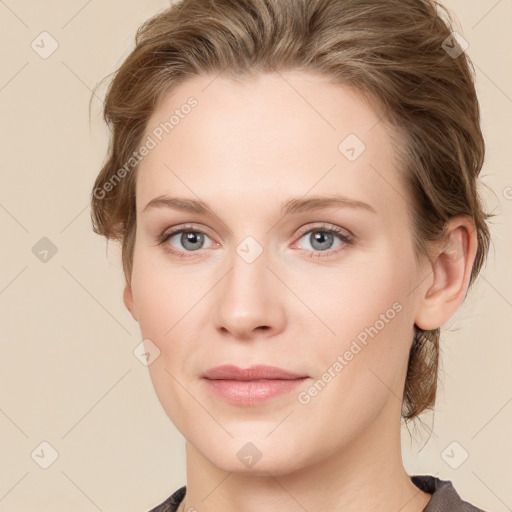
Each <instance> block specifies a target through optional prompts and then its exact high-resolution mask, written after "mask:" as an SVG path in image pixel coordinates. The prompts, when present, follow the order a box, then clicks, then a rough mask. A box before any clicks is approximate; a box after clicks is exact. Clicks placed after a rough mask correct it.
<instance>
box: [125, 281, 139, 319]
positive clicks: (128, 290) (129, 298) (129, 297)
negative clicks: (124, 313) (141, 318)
mask: <svg viewBox="0 0 512 512" xmlns="http://www.w3.org/2000/svg"><path fill="white" fill-rule="evenodd" d="M123 302H124V305H125V306H126V309H127V310H128V311H129V312H130V313H131V315H132V317H133V319H134V320H135V321H136V322H138V320H137V315H136V314H135V307H134V305H133V293H132V287H131V285H130V284H129V283H126V284H125V287H124V291H123Z"/></svg>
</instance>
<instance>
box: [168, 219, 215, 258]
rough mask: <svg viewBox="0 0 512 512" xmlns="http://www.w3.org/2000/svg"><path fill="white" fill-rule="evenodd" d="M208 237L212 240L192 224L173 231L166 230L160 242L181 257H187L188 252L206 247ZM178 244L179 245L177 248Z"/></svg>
mask: <svg viewBox="0 0 512 512" xmlns="http://www.w3.org/2000/svg"><path fill="white" fill-rule="evenodd" d="M206 238H208V239H210V240H211V238H210V237H209V236H208V235H207V234H206V233H204V232H203V231H200V230H198V229H195V228H193V227H191V226H181V227H178V228H174V229H172V230H171V231H166V232H165V233H164V234H163V235H162V237H161V239H160V244H164V246H165V250H167V251H169V252H171V253H173V254H176V255H177V256H179V257H182V258H186V257H187V255H186V253H187V252H188V253H190V252H195V251H199V250H200V249H204V248H205V247H204V244H205V239H206ZM173 241H174V243H173ZM176 245H177V246H178V248H177V249H176ZM179 246H181V247H179ZM184 253H185V254H184Z"/></svg>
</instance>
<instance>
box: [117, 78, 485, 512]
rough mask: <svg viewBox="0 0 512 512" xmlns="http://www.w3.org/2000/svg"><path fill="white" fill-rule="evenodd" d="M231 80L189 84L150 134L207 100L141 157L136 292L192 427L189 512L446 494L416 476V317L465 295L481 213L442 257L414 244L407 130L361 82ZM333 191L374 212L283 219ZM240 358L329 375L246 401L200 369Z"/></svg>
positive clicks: (442, 248)
mask: <svg viewBox="0 0 512 512" xmlns="http://www.w3.org/2000/svg"><path fill="white" fill-rule="evenodd" d="M214 78H215V77H214V76H204V77H195V78H193V79H191V80H189V81H187V82H185V83H183V84H181V85H180V86H179V87H178V88H176V89H174V90H173V93H172V94H171V95H169V96H167V97H166V98H165V99H164V101H163V102H162V103H161V104H159V105H158V106H157V109H156V110H155V111H154V113H153V116H152V117H151V119H150V121H149V123H148V126H147V130H146V136H147V135H148V134H151V130H152V129H153V128H154V127H155V126H158V124H159V123H160V122H164V121H165V120H168V119H169V116H170V115H171V114H172V113H173V111H174V110H175V109H176V108H179V107H180V106H181V105H183V104H184V103H186V101H187V99H188V98H189V97H190V96H194V97H195V98H196V99H197V101H198V105H197V107H196V108H195V109H193V110H192V111H191V113H190V114H189V115H188V116H185V117H184V119H181V120H180V123H179V125H177V126H175V127H174V129H173V130H172V131H170V132H169V133H168V134H167V135H166V136H165V137H164V138H163V139H162V141H161V142H160V143H159V144H158V145H157V146H156V147H155V148H154V149H152V150H151V151H150V152H149V154H148V155H147V156H146V157H145V158H144V159H143V161H142V162H141V164H140V167H139V169H138V176H137V188H136V205H137V235H136V241H135V250H134V261H133V273H132V276H131V277H132V279H131V283H127V284H126V287H125V290H124V302H125V304H126V307H127V308H128V309H129V311H130V312H131V314H132V316H133V318H134V319H135V320H136V321H137V322H138V323H139V325H140V329H141V333H142V336H143V338H145V339H149V340H151V342H152V343H153V344H154V345H156V346H157V347H158V349H159V350H160V355H159V357H157V358H156V359H155V360H154V362H152V363H151V364H150V365H149V371H150V375H151V379H152V382H153V385H154V387H155V390H156V393H157V395H158V398H159V400H160V402H161V404H162V406H163V408H164V410H165V412H166V413H167V415H168V416H169V418H170V419H171V421H172V422H173V423H174V424H175V426H176V427H177V428H178V430H179V431H180V432H181V433H182V434H183V436H184V437H185V439H186V463H187V494H186V497H185V500H184V502H182V504H181V507H180V509H181V510H194V509H196V510H198V511H200V512H218V511H219V510H222V511H227V512H229V511H235V510H236V511H238V510H244V511H247V512H252V511H254V512H256V511H258V512H261V511H268V512H271V511H280V512H281V511H283V510H286V511H290V512H295V511H301V512H303V510H310V511H318V510H333V511H337V510H339V511H341V510H343V511H344V512H356V511H357V512H360V511H361V510H368V511H372V510H375V511H377V510H379V511H381V512H382V511H390V512H391V511H392V512H398V511H400V512H413V511H418V512H419V511H421V510H423V508H424V507H425V506H426V505H427V503H428V501H429V499H430V494H427V493H425V492H423V491H420V490H419V489H418V488H417V487H416V486H414V484H412V482H411V480H410V477H409V475H408V474H407V472H406V471H405V468H404V466H403V463H402V457H401V448H400V420H401V417H400V412H401V399H402V394H403V386H404V382H405V376H406V370H407V358H408V354H409V350H410V347H411V345H412V342H413V336H414V325H415V324H416V325H417V326H418V327H420V328H423V329H432V328H436V327H439V326H440V325H442V324H443V323H445V322H446V321H448V320H449V318H450V317H451V316H452V315H453V314H454V313H455V312H456V311H457V309H458V307H459V306H460V304H461V303H462V301H463V299H464V295H465V292H466V290H467V286H468V283H469V277H470V270H471V266H472V264H473V261H474V258H475V254H476V244H477V242H476V235H475V230H474V226H473V224H472V223H471V221H470V220H468V219H465V218H462V217H461V218H456V219H453V220H452V221H451V222H450V223H449V226H448V232H447V233H448V234H447V238H446V239H445V241H444V242H443V243H440V244H438V245H436V246H432V255H431V257H430V258H422V259H420V260H418V259H417V258H416V257H415V253H414V247H413V241H412V240H413V239H412V231H411V225H410V223H411V218H410V212H409V208H410V207H409V204H408V202H407V201H408V200H409V199H408V198H407V194H406V192H405V188H404V186H403V184H402V182H401V179H400V176H399V173H398V170H397V163H396V161H395V159H394V149H393V146H392V143H391V138H390V132H389V128H388V127H387V126H386V125H385V124H384V123H383V122H382V121H379V119H380V117H381V116H380V115H379V114H378V113H377V112H375V110H374V109H373V108H372V107H371V106H370V105H369V104H368V103H366V102H365V101H364V100H363V98H362V97H361V96H360V95H359V94H358V93H357V92H355V91H353V90H351V89H348V88H346V87H340V86H335V85H331V84H328V83H327V81H326V79H325V78H323V77H322V76H320V75H316V74H311V73H305V72H302V71H301V72H299V71H296V72H286V73H280V74H264V75H258V77H257V78H256V79H254V78H252V79H248V80H245V81H244V82H243V83H235V82H232V81H230V80H228V79H225V78H222V77H217V78H215V79H214ZM292 86H293V87H292ZM348 134H356V135H357V137H359V139H361V140H362V141H364V144H365V145H366V150H365V151H364V152H363V153H362V154H361V155H360V156H359V157H358V158H357V159H356V160H355V161H349V160H348V159H347V158H346V157H345V156H344V154H342V153H341V152H340V151H339V149H338V145H339V144H340V142H341V141H342V140H343V139H345V137H346V136H347V135H348ZM333 193H337V194H340V195H343V196H346V197H348V198H351V199H355V200H358V201H363V202H365V203H367V204H369V205H370V206H371V207H372V208H373V209H374V210H375V212H372V211H370V210H368V209H365V208H353V207H340V206H335V207H330V208H326V209H320V210H316V211H307V212H302V213H293V214H289V215H286V216H282V215H281V214H280V207H281V204H282V203H284V202H286V201H287V200H289V199H290V198H292V197H310V196H311V195H329V194H333ZM166 194H167V195H172V196H180V197H185V198H190V199H201V200H203V201H205V202H206V203H208V205H210V207H211V209H212V211H213V214H211V215H204V214H200V213H193V212H184V211H179V210H176V209H172V208H169V207H154V208H148V209H146V210H144V209H145V206H146V205H147V203H148V202H149V201H150V200H152V199H153V198H155V197H158V196H162V195H166ZM143 210H144V211H143ZM185 223H187V224H188V223H190V224H192V225H193V228H194V229H196V230H199V231H200V232H203V233H205V234H206V236H205V237H204V241H203V244H202V245H201V241H200V240H199V242H198V241H197V240H196V241H195V242H194V245H192V246H190V245H186V246H184V245H183V243H182V242H180V236H181V235H180V234H178V235H175V236H173V237H172V238H171V239H168V240H167V241H166V242H164V243H162V244H160V245H159V244H158V236H159V235H160V234H162V233H163V232H164V231H166V230H167V231H168V230H169V228H171V227H173V226H176V227H179V226H181V225H182V224H185ZM322 223H324V224H328V225H329V226H330V225H334V226H337V227H339V228H340V229H341V230H342V233H344V234H346V233H347V232H348V233H351V234H352V235H353V236H354V237H355V242H354V243H352V244H349V243H346V242H343V241H342V240H341V239H338V238H337V236H336V235H333V237H332V238H327V241H326V244H327V245H325V246H324V247H326V248H324V249H322V247H323V246H322V245H321V244H319V243H318V242H315V240H314V238H313V237H312V235H314V233H315V232H314V231H313V232H312V231H311V230H314V229H315V228H316V229H318V230H319V231H320V232H322V233H324V231H322V228H321V227H319V226H321V224H322ZM303 227H304V228H305V231H304V232H303V233H302V234H300V233H299V229H300V228H303ZM306 228H307V229H306ZM247 236H252V237H253V238H254V239H255V240H256V241H257V243H258V244H259V245H260V246H261V249H262V251H263V252H262V253H261V255H260V256H259V257H258V258H256V259H255V260H254V261H253V262H251V263H248V262H247V261H246V260H244V259H243V258H242V257H241V256H239V255H238V254H237V251H236V249H237V247H238V246H239V245H240V244H241V242H242V241H244V239H245V238H246V237H247ZM325 236H327V237H329V235H328V234H325ZM182 241H183V239H182ZM185 243H186V241H185ZM329 243H330V245H329ZM166 247H173V248H174V249H175V250H176V251H177V252H179V253H182V254H183V255H184V256H185V257H184V258H180V257H178V256H176V255H173V254H172V253H170V252H168V251H166V250H165V248H166ZM190 247H192V249H190ZM194 247H195V248H199V249H196V250H193V248H194ZM242 247H244V245H243V244H242ZM251 250H253V249H251ZM329 250H332V251H333V253H331V254H330V255H329V256H323V257H321V258H319V257H318V256H319V255H320V256H321V255H322V251H323V252H325V251H329ZM315 256H316V257H315ZM396 303H398V304H399V305H400V306H401V308H400V312H399V313H397V314H396V315H395V316H394V318H393V319H392V320H389V321H388V322H386V323H385V326H384V328H382V329H380V330H378V334H377V335H375V336H374V337H373V338H369V339H368V343H367V344H366V345H362V344H360V345H361V346H362V349H361V350H360V351H359V352H358V353H357V355H354V357H353V358H352V360H350V361H347V364H346V365H345V366H344V367H343V369H342V370H341V371H338V372H337V373H335V377H333V378H332V379H331V381H330V382H329V383H328V384H327V385H326V386H325V387H324V388H323V389H322V390H321V391H320V392H319V393H317V395H316V396H314V397H312V398H311V400H310V402H309V403H307V404H303V403H300V402H299V400H298V393H299V392H300V391H305V390H307V389H309V388H310V386H311V385H312V384H313V383H314V382H315V381H317V380H318V379H321V378H322V375H323V374H324V373H325V372H326V371H327V369H328V368H329V367H332V365H333V363H334V362H335V361H336V360H337V357H338V355H343V354H345V353H346V351H347V350H348V349H349V348H350V346H351V343H352V341H353V340H354V339H356V337H357V335H358V334H360V333H361V332H362V331H364V330H365V328H366V327H369V326H373V325H376V321H377V320H379V318H381V316H380V315H382V314H385V313H386V311H388V310H389V309H390V308H392V305H393V304H396ZM221 364H235V365H238V366H241V367H247V366H251V365H253V364H269V365H275V366H278V367H281V368H285V369H287V370H290V371H294V372H298V373H300V374H305V375H307V376H309V377H310V378H309V379H308V380H307V381H305V382H304V384H302V385H301V387H299V388H298V389H296V390H294V391H292V392H291V393H285V394H283V395H280V396H278V397H277V398H273V399H272V400H270V401H268V402H266V403H264V404H261V405H255V406H237V405H232V404H230V403H227V402H225V401H223V400H222V399H220V398H218V397H217V396H215V395H213V394H212V393H211V392H210V391H209V390H208V388H207V387H206V386H205V383H204V381H203V380H202V379H201V378H200V374H201V372H203V371H205V370H206V369H208V368H211V367H214V366H217V365H221ZM248 442H251V443H253V444H254V445H255V446H256V447H257V449H258V450H259V452H260V453H261V459H260V460H259V461H258V462H257V463H256V464H254V465H252V466H251V467H249V466H247V465H245V464H244V463H242V462H241V460H240V459H239V458H238V457H237V452H238V451H239V450H240V449H241V448H242V447H243V446H244V445H246V443H248ZM192 507H193V508H192Z"/></svg>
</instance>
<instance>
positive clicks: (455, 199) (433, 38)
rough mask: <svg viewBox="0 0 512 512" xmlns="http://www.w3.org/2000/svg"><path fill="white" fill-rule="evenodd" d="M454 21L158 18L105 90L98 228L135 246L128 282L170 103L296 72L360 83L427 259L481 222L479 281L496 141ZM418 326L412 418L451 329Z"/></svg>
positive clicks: (422, 3) (438, 17)
mask: <svg viewBox="0 0 512 512" xmlns="http://www.w3.org/2000/svg"><path fill="white" fill-rule="evenodd" d="M443 14H444V18H445V19H444V20H443V17H442V15H443ZM451 20H452V17H451V15H450V13H449V11H447V10H446V8H445V7H443V6H442V5H440V4H439V3H437V2H435V1H433V0H184V1H182V2H180V3H177V4H175V5H173V6H171V7H170V8H168V9H166V10H164V11H162V12H160V13H159V14H157V15H155V16H154V17H152V18H151V19H149V20H147V21H146V22H145V23H144V24H143V25H142V26H141V27H140V28H139V30H138V31H137V35H136V47H135V48H134V50H133V51H132V52H131V54H130V55H129V56H128V57H127V58H126V60H125V61H124V62H123V63H122V65H121V66H120V67H119V69H118V70H117V71H116V72H115V76H114V79H113V80H112V82H111V83H110V85H109V88H108V91H107V94H106V100H105V105H104V111H103V116H104V119H105V121H106V123H107V124H108V125H109V126H110V127H111V131H112V137H111V140H110V145H109V149H108V154H107V159H106V162H105V163H104V165H103V168H102V169H101V172H100V173H99V175H98V177H97V179H96V182H95V184H94V189H93V192H92V197H91V202H92V211H91V217H92V222H93V229H94V231H95V232H96V233H98V234H101V235H104V236H105V237H107V238H108V239H113V240H118V241H121V242H122V260H123V270H124V274H125V279H126V281H127V283H130V282H131V272H132V259H133V249H134V242H135V232H136V209H135V183H136V170H137V161H136V160H134V159H133V154H134V152H135V151H137V149H138V147H139V146H140V144H141V142H142V138H143V135H144V132H145V129H146V124H147V121H148V119H149V117H150V116H151V114H152V113H153V112H154V110H155V108H156V105H157V104H158V102H159V101H160V100H161V99H162V98H163V97H164V96H165V94H166V93H167V92H168V91H169V90H170V89H171V88H172V87H176V86H177V85H178V84H180V83H183V82H184V81H185V80H186V79H187V78H192V77H194V76H198V75H205V74H208V73H211V74H215V75H217V74H219V73H222V74H223V75H225V76H230V77H232V78H233V79H241V78H242V77H248V76H251V75H255V74H257V73H258V72H272V71H274V70H278V71H280V70H287V69H288V70H303V71H306V72H319V73H321V74H322V75H323V76H325V77H326V78H328V79H329V80H330V81H331V82H332V83H336V84H344V85H347V86H350V87H353V88H355V89H356V90H357V91H358V92H359V93H360V94H362V95H364V96H365V97H366V98H367V99H369V100H370V101H371V102H372V105H374V106H375V108H376V110H377V111H378V112H379V113H382V118H383V119H384V118H385V122H386V123H387V125H388V126H389V127H390V129H392V131H393V133H395V134H398V137H395V138H394V140H395V141H399V144H396V146H397V147H396V151H397V156H398V157H399V161H400V164H401V165H400V166H401V168H402V169H401V172H402V173H403V176H404V182H405V183H406V186H407V189H408V191H409V194H410V198H409V200H410V208H411V218H412V224H413V234H414V239H415V246H416V249H417V255H418V256H420V255H427V254H428V249H429V242H434V241H439V240H442V239H443V236H444V234H445V233H444V230H445V227H446V224H447V222H448V221H449V220H450V219H451V218H453V217H454V216H458V215H466V216H468V217H470V218H471V219H472V220H473V222H474V223H475V226H476V231H477V239H478V251H477V255H476V260H475V262H474V265H473V268H472V273H471V281H470V285H471V284H472V283H473V281H474V278H475V277H476V276H477V274H478V272H479V270H480V268H481V266H482V264H483V262H484V260H485V257H486V254H487V251H488V247H489V242H490V234H489V229H488V227H487V225H486V219H487V218H488V217H490V215H489V214H487V213H485V212H484V210H483V208H482V204H481V201H480V199H479V196H478V191H477V178H478V175H479V173H480V169H481V167H482V165H483V160H484V152H485V144H484V140H483V137H482V133H481V130H480V112H479V105H478V100H477V97H476V91H475V87H474V83H473V77H474V69H473V66H472V63H471V61H470V59H469V58H468V56H467V54H466V53H462V54H460V55H457V54H453V52H450V53H449V52H448V51H447V50H449V49H450V48H455V50H456V49H458V48H459V46H458V45H457V43H456V41H455V40H454V39H453V38H451V37H452V33H451V30H452V28H451V27H452V22H451ZM100 83H101V82H100ZM98 85H99V84H98ZM130 159H132V160H130ZM129 161H130V162H134V163H133V164H131V166H132V167H133V169H134V170H133V171H132V170H131V169H129V168H128V169H127V167H126V163H127V162H129ZM123 169H124V172H122V170H123ZM416 332H417V335H416V338H415V341H414V343H413V345H412V347H411V352H410V356H409V367H408V372H407V377H406V381H405V389H404V396H403V404H402V416H403V418H405V419H406V420H409V419H412V418H415V417H416V416H418V415H419V414H420V413H421V412H423V411H425V410H427V409H431V408H432V407H433V404H434V402H435V397H436V389H437V373H438V362H439V361H438V359H439V357H438V356H439V335H440V329H435V330H431V331H422V330H420V329H418V328H416Z"/></svg>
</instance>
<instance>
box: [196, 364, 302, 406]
mask: <svg viewBox="0 0 512 512" xmlns="http://www.w3.org/2000/svg"><path fill="white" fill-rule="evenodd" d="M201 377H202V380H203V381H204V382H205V384H206V386H207V388H208V390H209V391H210V392H211V393H213V394H214V395H215V396H217V397H220V398H222V399H223V400H225V401H227V402H229V403H231V404H234V405H244V406H254V405H258V404H262V403H264V402H267V401H268V400H270V399H272V398H275V397H277V396H279V395H282V394H284V393H289V392H291V391H293V390H294V389H296V388H297V387H298V386H300V385H301V384H303V383H304V382H305V381H307V380H309V379H310V377H309V376H308V375H304V374H300V373H296V372H291V371H288V370H284V369H283V368H278V367H276V366H267V365H258V366H252V367H249V368H245V369H242V368H240V367H237V366H233V365H223V366H217V367H215V368H211V369H210V370H207V371H206V372H204V373H203V374H202V375H201Z"/></svg>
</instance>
